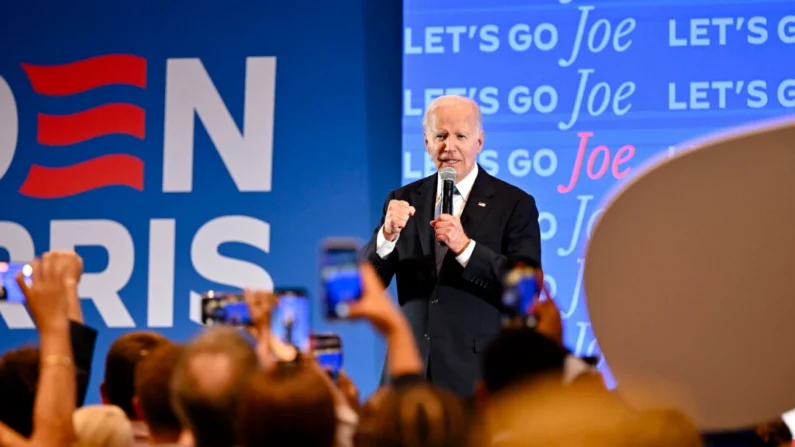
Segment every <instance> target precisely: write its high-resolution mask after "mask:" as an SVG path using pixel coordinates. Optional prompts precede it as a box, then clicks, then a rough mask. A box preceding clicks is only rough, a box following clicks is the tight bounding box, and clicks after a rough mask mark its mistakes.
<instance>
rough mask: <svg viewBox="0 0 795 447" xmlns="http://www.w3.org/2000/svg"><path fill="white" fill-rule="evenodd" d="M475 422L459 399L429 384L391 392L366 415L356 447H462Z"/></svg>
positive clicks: (360, 426) (357, 434)
mask: <svg viewBox="0 0 795 447" xmlns="http://www.w3.org/2000/svg"><path fill="white" fill-rule="evenodd" d="M473 422H474V420H473V418H472V417H471V414H470V413H468V412H467V411H466V409H465V408H464V405H463V402H462V401H461V399H460V398H458V397H457V396H455V395H453V394H452V393H450V392H448V391H446V390H444V389H442V388H439V387H435V386H433V385H431V384H428V383H423V382H420V383H414V384H411V385H407V386H404V387H399V388H395V389H391V390H390V391H388V392H386V393H385V394H383V395H382V396H381V397H380V402H378V404H377V405H376V406H375V407H374V408H373V411H371V412H367V413H363V414H362V415H361V419H360V421H359V427H358V429H357V431H356V435H355V436H354V444H355V445H356V447H415V446H423V447H459V446H466V445H471V444H470V439H469V436H470V432H469V428H471V426H472V423H473Z"/></svg>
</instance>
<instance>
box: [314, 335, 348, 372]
mask: <svg viewBox="0 0 795 447" xmlns="http://www.w3.org/2000/svg"><path fill="white" fill-rule="evenodd" d="M312 352H313V353H314V355H315V358H316V359H317V362H318V363H319V364H320V367H321V368H323V369H324V370H325V371H327V372H328V374H329V376H330V377H331V379H332V380H334V382H335V383H336V382H338V380H339V373H340V369H342V340H341V339H340V336H339V335H337V334H312Z"/></svg>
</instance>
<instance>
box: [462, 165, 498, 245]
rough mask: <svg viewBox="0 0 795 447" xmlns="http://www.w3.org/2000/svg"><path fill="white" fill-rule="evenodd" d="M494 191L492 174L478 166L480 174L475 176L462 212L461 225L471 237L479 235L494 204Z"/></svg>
mask: <svg viewBox="0 0 795 447" xmlns="http://www.w3.org/2000/svg"><path fill="white" fill-rule="evenodd" d="M494 193H495V190H494V185H493V184H492V178H491V176H490V175H489V174H488V173H487V172H486V171H485V170H484V169H483V168H482V167H480V166H478V176H477V178H475V184H474V185H472V192H471V193H470V194H469V198H468V199H467V202H466V205H465V206H464V212H463V213H462V214H461V226H462V227H463V228H464V233H466V234H467V236H469V237H470V238H472V239H474V238H476V237H477V236H476V235H477V230H478V226H479V225H480V222H481V221H482V220H483V218H484V217H486V214H488V213H489V211H490V210H491V208H492V206H493V203H492V200H491V199H492V197H493V196H494Z"/></svg>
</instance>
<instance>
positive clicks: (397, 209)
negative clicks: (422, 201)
mask: <svg viewBox="0 0 795 447" xmlns="http://www.w3.org/2000/svg"><path fill="white" fill-rule="evenodd" d="M414 212H415V209H414V207H413V206H411V205H409V203H408V202H406V201H405V200H390V201H389V205H388V207H387V209H386V218H385V219H384V238H386V240H388V241H390V242H392V241H394V240H395V239H397V237H398V235H400V232H401V231H402V230H403V228H406V223H407V222H408V221H409V217H411V216H413V215H414Z"/></svg>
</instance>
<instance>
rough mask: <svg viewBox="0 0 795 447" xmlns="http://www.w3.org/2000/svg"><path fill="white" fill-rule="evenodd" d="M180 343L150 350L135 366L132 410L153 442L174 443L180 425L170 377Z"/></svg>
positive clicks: (177, 358) (179, 350) (179, 431)
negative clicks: (133, 408) (171, 391)
mask: <svg viewBox="0 0 795 447" xmlns="http://www.w3.org/2000/svg"><path fill="white" fill-rule="evenodd" d="M181 353H182V346H180V345H178V344H174V343H166V344H163V345H160V346H158V347H156V348H155V349H153V350H152V351H151V352H150V353H149V355H147V356H146V357H144V358H143V359H141V361H140V362H138V366H136V368H135V399H134V404H135V412H136V415H137V416H138V419H139V420H142V421H144V422H145V423H146V425H147V427H148V428H149V437H150V442H151V443H152V444H161V443H163V444H166V443H174V442H177V441H178V440H179V437H180V434H181V433H182V424H180V422H179V418H177V415H176V414H175V413H174V410H173V409H172V408H171V400H170V394H169V392H170V389H171V378H172V376H173V375H174V368H175V367H176V365H177V361H178V360H179V356H180V354H181Z"/></svg>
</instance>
